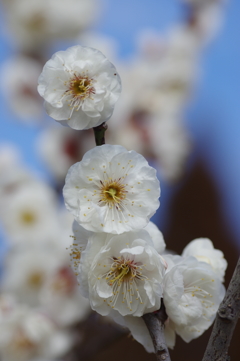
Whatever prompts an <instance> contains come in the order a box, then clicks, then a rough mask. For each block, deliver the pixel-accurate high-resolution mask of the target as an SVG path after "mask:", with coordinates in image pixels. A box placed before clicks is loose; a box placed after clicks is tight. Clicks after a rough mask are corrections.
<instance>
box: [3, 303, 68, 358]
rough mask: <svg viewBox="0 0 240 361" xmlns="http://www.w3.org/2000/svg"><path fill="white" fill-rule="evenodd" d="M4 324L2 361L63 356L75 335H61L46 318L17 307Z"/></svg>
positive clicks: (63, 333)
mask: <svg viewBox="0 0 240 361" xmlns="http://www.w3.org/2000/svg"><path fill="white" fill-rule="evenodd" d="M0 322H1V329H2V330H4V332H1V334H0V355H1V359H2V360H3V361H19V360H20V361H27V360H31V361H33V360H34V361H36V360H39V359H44V358H45V359H52V358H56V357H60V356H63V355H64V353H66V352H67V351H68V350H69V348H70V347H71V345H72V342H73V340H72V335H71V334H70V333H69V332H67V331H60V330H59V329H58V328H57V327H56V325H55V324H54V323H53V322H52V321H51V320H50V319H49V318H48V317H47V316H46V315H44V314H42V313H40V312H36V311H34V310H30V309H28V308H27V307H24V306H16V308H14V310H13V311H12V312H10V314H9V315H8V317H5V318H4V319H3V320H1V321H0Z"/></svg>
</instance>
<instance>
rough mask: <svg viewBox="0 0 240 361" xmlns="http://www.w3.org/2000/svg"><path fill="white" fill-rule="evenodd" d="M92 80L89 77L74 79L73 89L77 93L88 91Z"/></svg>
mask: <svg viewBox="0 0 240 361" xmlns="http://www.w3.org/2000/svg"><path fill="white" fill-rule="evenodd" d="M90 85H91V81H90V80H89V79H77V80H73V81H72V90H73V93H74V94H75V95H81V94H84V93H87V91H88V89H89V86H90Z"/></svg>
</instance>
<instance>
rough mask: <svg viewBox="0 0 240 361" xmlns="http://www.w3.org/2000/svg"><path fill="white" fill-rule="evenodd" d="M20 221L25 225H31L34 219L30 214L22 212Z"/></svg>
mask: <svg viewBox="0 0 240 361" xmlns="http://www.w3.org/2000/svg"><path fill="white" fill-rule="evenodd" d="M21 220H22V222H23V223H25V224H32V223H34V222H35V220H36V217H35V215H34V214H33V213H32V212H30V211H25V212H22V214H21Z"/></svg>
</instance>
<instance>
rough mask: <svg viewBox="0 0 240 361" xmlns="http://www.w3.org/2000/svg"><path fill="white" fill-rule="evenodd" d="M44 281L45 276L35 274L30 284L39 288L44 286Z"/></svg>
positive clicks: (38, 272) (31, 276)
mask: <svg viewBox="0 0 240 361" xmlns="http://www.w3.org/2000/svg"><path fill="white" fill-rule="evenodd" d="M43 281H44V275H43V273H42V272H40V271H36V272H33V273H32V274H31V275H30V276H29V278H28V284H29V286H31V287H34V288H39V287H41V286H42V284H43Z"/></svg>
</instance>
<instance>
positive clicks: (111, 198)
mask: <svg viewBox="0 0 240 361" xmlns="http://www.w3.org/2000/svg"><path fill="white" fill-rule="evenodd" d="M126 193H127V191H126V190H125V186H124V184H121V183H120V181H114V182H112V181H110V182H107V183H105V184H104V183H102V188H101V194H100V196H101V201H102V202H105V203H107V204H108V205H112V204H113V203H117V204H119V203H121V202H122V201H123V200H124V199H125V198H126Z"/></svg>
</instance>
